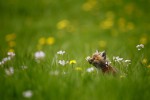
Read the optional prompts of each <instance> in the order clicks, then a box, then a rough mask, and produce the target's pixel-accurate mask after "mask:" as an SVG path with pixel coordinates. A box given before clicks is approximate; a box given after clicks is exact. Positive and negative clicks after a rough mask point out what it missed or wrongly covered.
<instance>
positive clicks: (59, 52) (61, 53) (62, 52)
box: [57, 50, 66, 55]
mask: <svg viewBox="0 0 150 100" xmlns="http://www.w3.org/2000/svg"><path fill="white" fill-rule="evenodd" d="M65 53H66V52H65V51H62V50H60V51H58V52H57V54H59V55H63V54H65Z"/></svg>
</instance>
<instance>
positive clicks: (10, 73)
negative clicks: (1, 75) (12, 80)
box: [5, 67, 14, 75]
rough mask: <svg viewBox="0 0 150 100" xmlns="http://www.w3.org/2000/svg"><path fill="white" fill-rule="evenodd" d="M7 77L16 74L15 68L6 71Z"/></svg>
mask: <svg viewBox="0 0 150 100" xmlns="http://www.w3.org/2000/svg"><path fill="white" fill-rule="evenodd" d="M5 73H6V75H13V74H14V68H13V67H10V68H8V69H5Z"/></svg>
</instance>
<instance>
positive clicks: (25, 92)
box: [22, 90, 33, 98]
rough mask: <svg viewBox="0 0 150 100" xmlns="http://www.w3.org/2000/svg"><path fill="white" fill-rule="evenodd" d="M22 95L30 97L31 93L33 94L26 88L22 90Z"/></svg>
mask: <svg viewBox="0 0 150 100" xmlns="http://www.w3.org/2000/svg"><path fill="white" fill-rule="evenodd" d="M22 95H23V96H24V97H25V98H31V97H32V95H33V93H32V91H31V90H27V91H24V92H23V93H22Z"/></svg>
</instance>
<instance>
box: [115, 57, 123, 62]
mask: <svg viewBox="0 0 150 100" xmlns="http://www.w3.org/2000/svg"><path fill="white" fill-rule="evenodd" d="M113 60H114V61H115V62H120V61H122V60H123V58H120V57H119V56H117V57H113Z"/></svg>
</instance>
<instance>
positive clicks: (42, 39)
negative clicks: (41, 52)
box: [39, 37, 46, 45]
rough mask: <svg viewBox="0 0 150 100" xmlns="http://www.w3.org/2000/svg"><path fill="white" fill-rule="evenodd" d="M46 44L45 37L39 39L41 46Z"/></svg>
mask: <svg viewBox="0 0 150 100" xmlns="http://www.w3.org/2000/svg"><path fill="white" fill-rule="evenodd" d="M45 43H46V39H45V38H44V37H42V38H40V39H39V44H40V45H44V44H45Z"/></svg>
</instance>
